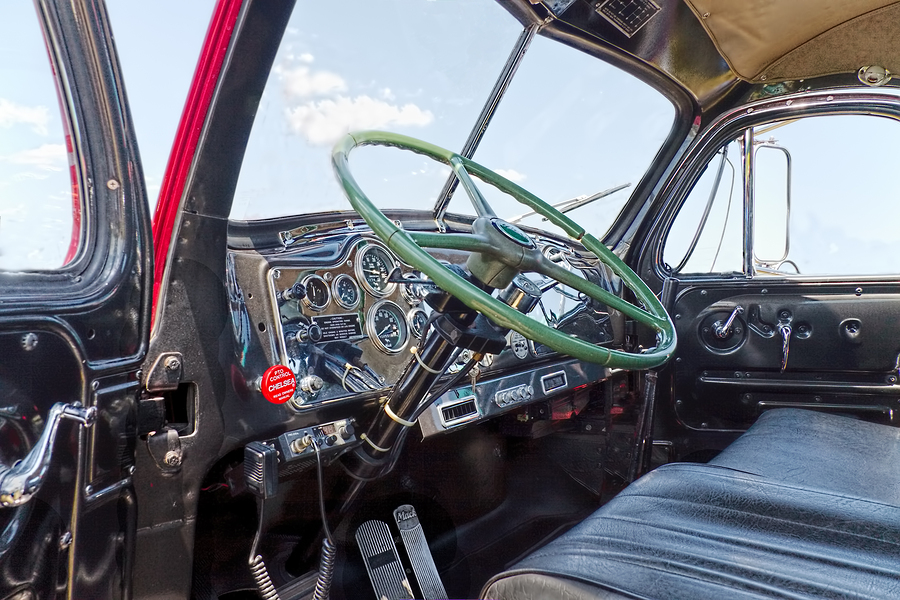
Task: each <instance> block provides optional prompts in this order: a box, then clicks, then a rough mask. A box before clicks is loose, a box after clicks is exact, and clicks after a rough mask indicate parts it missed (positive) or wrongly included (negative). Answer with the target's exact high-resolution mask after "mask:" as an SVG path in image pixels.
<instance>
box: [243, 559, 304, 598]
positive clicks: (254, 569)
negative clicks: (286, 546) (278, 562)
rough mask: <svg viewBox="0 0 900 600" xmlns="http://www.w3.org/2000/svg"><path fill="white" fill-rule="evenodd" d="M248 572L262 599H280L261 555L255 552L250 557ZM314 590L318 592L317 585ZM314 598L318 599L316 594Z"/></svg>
mask: <svg viewBox="0 0 900 600" xmlns="http://www.w3.org/2000/svg"><path fill="white" fill-rule="evenodd" d="M250 573H251V574H252V575H253V580H254V581H255V582H256V587H257V588H258V589H259V595H260V596H261V597H262V599H263V600H281V599H280V598H279V597H278V591H277V590H276V589H275V586H274V585H273V584H272V579H271V578H270V577H269V571H268V570H266V563H265V562H263V557H262V556H261V555H259V554H257V555H256V556H254V557H252V558H251V559H250ZM316 591H317V592H318V586H317V587H316ZM316 600H319V597H318V596H316Z"/></svg>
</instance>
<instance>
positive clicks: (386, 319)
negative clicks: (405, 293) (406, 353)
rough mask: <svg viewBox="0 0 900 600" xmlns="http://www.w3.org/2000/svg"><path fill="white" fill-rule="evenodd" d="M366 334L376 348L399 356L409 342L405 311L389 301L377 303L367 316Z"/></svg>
mask: <svg viewBox="0 0 900 600" xmlns="http://www.w3.org/2000/svg"><path fill="white" fill-rule="evenodd" d="M366 333H368V334H369V339H371V340H372V343H373V344H375V347H376V348H378V349H379V350H381V351H382V352H386V353H387V354H397V353H398V352H400V351H401V350H403V347H404V346H406V342H407V341H408V340H409V328H408V327H407V326H406V316H405V315H404V314H403V309H402V308H400V307H399V306H398V305H396V304H394V303H393V302H391V301H389V300H382V301H381V302H376V303H375V304H374V305H373V306H372V308H370V309H369V313H368V315H366Z"/></svg>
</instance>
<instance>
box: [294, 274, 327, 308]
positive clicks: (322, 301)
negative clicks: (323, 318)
mask: <svg viewBox="0 0 900 600" xmlns="http://www.w3.org/2000/svg"><path fill="white" fill-rule="evenodd" d="M303 285H304V287H306V296H305V297H304V298H303V300H301V302H303V304H304V305H305V306H306V307H307V308H308V309H310V310H312V311H315V312H321V311H323V310H325V309H326V308H327V307H328V303H329V302H330V301H331V292H330V291H329V289H328V284H327V283H325V280H324V279H322V278H321V277H319V276H318V275H307V276H306V277H304V278H303Z"/></svg>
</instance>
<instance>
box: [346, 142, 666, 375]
mask: <svg viewBox="0 0 900 600" xmlns="http://www.w3.org/2000/svg"><path fill="white" fill-rule="evenodd" d="M367 145H375V146H393V147H395V148H400V149H402V150H409V151H412V152H415V153H417V154H422V155H424V156H427V157H429V158H431V159H433V160H436V161H438V162H442V163H444V164H446V165H449V166H450V168H452V169H453V171H454V172H455V173H456V176H457V177H458V178H459V181H460V183H462V185H463V187H464V188H465V190H466V192H467V193H468V195H469V199H470V200H471V201H472V205H473V206H474V208H475V212H476V213H477V215H478V217H477V218H476V219H475V221H474V222H473V223H472V232H471V233H452V234H438V233H426V232H417V231H405V230H404V229H402V228H400V227H398V226H397V225H396V224H395V223H394V222H393V221H391V220H390V219H388V218H387V217H386V216H385V215H384V213H382V212H381V211H380V210H379V209H378V208H376V207H375V205H374V204H372V201H371V200H369V198H368V197H367V196H366V194H365V193H364V192H363V191H362V189H361V188H360V187H359V184H357V183H356V180H355V179H354V178H353V175H351V173H350V163H349V155H350V152H351V151H352V150H353V149H354V148H356V147H357V146H367ZM331 160H332V164H333V166H334V171H335V174H336V175H337V178H338V180H339V182H340V184H341V185H342V186H343V188H344V193H345V194H346V195H347V198H348V199H349V200H350V204H351V205H353V208H354V209H355V210H356V211H357V212H358V213H359V214H360V216H362V218H363V219H364V220H365V221H366V223H367V224H368V225H369V227H371V228H372V231H373V232H375V234H376V235H377V236H378V237H379V238H381V240H382V241H383V242H384V243H385V244H386V245H387V246H388V247H389V248H390V249H391V250H393V251H394V252H395V253H396V254H397V256H399V257H400V258H401V259H403V261H404V262H406V263H407V264H409V265H411V266H413V267H414V268H416V269H418V270H419V271H421V272H422V273H425V274H426V275H427V276H428V277H430V278H431V280H432V281H434V283H435V284H437V286H438V287H440V288H441V289H442V290H444V291H445V292H447V293H449V294H452V295H453V296H455V297H456V298H458V299H459V300H461V301H462V302H463V303H464V304H465V305H466V306H468V307H469V308H471V309H474V310H476V311H478V312H480V313H481V314H483V315H484V316H485V317H487V318H489V319H490V320H491V321H493V322H494V323H496V324H497V325H500V326H501V327H506V328H509V329H512V330H514V331H517V332H519V333H521V334H522V335H524V336H525V337H527V338H529V339H531V340H534V341H535V342H539V343H541V344H544V345H546V346H549V347H550V348H552V349H554V350H556V351H557V352H560V353H562V354H566V355H568V356H571V357H573V358H577V359H579V360H583V361H587V362H592V363H597V364H601V365H606V366H610V367H616V368H622V369H650V368H653V367H657V366H659V365H661V364H663V363H665V362H666V361H667V360H668V359H669V357H670V356H671V355H672V353H673V352H674V351H675V344H676V337H675V326H674V325H673V324H672V320H671V319H670V318H669V315H668V314H667V313H666V310H665V308H663V306H662V304H661V303H660V302H659V300H658V299H657V298H656V296H655V295H654V294H653V292H652V291H651V290H650V288H648V287H647V286H646V284H644V282H643V281H641V279H640V277H638V276H637V275H636V274H635V272H634V271H632V270H631V269H630V268H629V267H628V266H627V265H626V264H625V263H623V262H622V260H621V259H619V257H617V256H616V255H615V254H613V253H612V252H611V251H610V250H609V249H608V248H607V247H606V246H605V245H604V244H603V243H601V242H600V241H599V240H597V239H596V238H595V237H594V236H592V235H591V234H589V233H586V232H585V231H584V228H583V227H581V226H579V225H578V224H577V223H575V222H574V221H573V220H572V219H570V218H569V217H567V216H565V215H564V214H562V213H561V212H559V211H558V210H556V209H555V208H553V207H552V206H550V205H549V204H547V203H546V202H544V201H543V200H541V199H540V198H538V197H537V196H535V195H534V194H532V193H531V192H529V191H527V190H525V189H524V188H522V187H520V186H518V185H516V184H515V183H513V182H512V181H510V180H509V179H506V178H505V177H503V176H501V175H498V174H497V173H495V172H493V171H491V170H490V169H488V168H486V167H483V166H481V165H479V164H478V163H476V162H474V161H472V160H469V159H467V158H465V157H463V156H460V155H459V154H456V153H455V152H451V151H449V150H445V149H444V148H440V147H439V146H435V145H433V144H429V143H428V142H423V141H421V140H417V139H415V138H411V137H408V136H405V135H400V134H396V133H388V132H384V131H361V132H356V133H351V134H348V135H347V136H345V137H344V138H343V139H342V140H340V141H339V142H338V143H337V144H336V145H335V147H334V150H333V151H332V156H331ZM470 172H471V173H472V174H474V175H475V176H477V177H478V178H479V179H481V180H482V181H484V182H486V183H488V184H490V185H493V186H494V187H496V188H497V189H499V190H501V191H503V192H505V193H507V194H509V195H510V196H512V197H513V198H515V199H516V200H517V201H518V202H520V203H521V204H524V205H525V206H527V207H528V208H530V209H531V210H534V211H536V212H537V213H539V214H541V215H543V216H544V217H546V218H547V219H548V220H549V221H550V222H551V223H553V224H554V225H557V226H558V227H560V228H562V229H563V231H565V232H566V234H568V235H569V237H571V238H572V239H573V240H575V241H578V242H581V244H582V245H583V246H584V247H585V248H586V249H588V250H589V251H591V252H593V253H594V254H595V255H596V256H597V257H598V258H599V260H600V261H601V262H603V263H604V264H605V265H607V266H608V267H609V268H610V269H611V270H612V271H613V272H614V273H615V274H616V275H618V276H619V277H621V278H622V281H623V282H624V283H625V285H627V286H628V287H629V288H630V289H631V290H632V292H634V295H635V297H636V298H637V299H638V301H639V302H640V303H642V304H643V305H644V307H646V310H644V309H642V308H639V307H637V306H635V305H633V304H631V303H629V302H626V301H624V300H622V299H621V298H619V297H618V296H616V295H614V294H611V293H610V292H608V291H606V290H604V289H603V288H601V287H600V286H598V285H596V284H593V283H591V282H590V281H587V280H586V279H582V278H581V277H579V276H577V275H575V274H574V273H571V272H569V271H567V270H566V269H564V268H562V267H560V266H558V265H556V264H554V263H553V262H551V261H550V259H548V258H547V257H546V256H544V255H543V253H541V251H540V249H539V248H538V247H537V244H535V242H534V240H532V239H531V237H530V236H529V235H528V234H527V233H525V232H524V231H522V230H521V229H520V228H518V227H516V226H515V225H513V224H511V223H507V222H506V221H504V220H502V219H500V218H498V217H497V215H496V214H494V211H493V209H491V207H490V205H489V204H488V203H487V200H485V198H484V196H482V194H481V192H480V191H479V189H478V188H477V187H476V186H475V182H474V181H473V180H472V178H471V176H470V175H469V173H470ZM422 248H442V249H450V250H462V251H465V252H470V253H471V254H470V256H469V259H468V261H467V263H466V266H467V267H468V269H469V271H470V272H471V273H472V275H473V276H474V277H476V278H477V279H478V280H479V281H481V282H483V283H485V284H487V285H489V286H491V287H494V288H501V289H502V288H504V287H506V286H507V285H509V283H510V282H511V281H512V280H513V278H514V277H515V276H516V275H517V274H519V273H521V272H535V273H540V274H541V275H544V276H546V277H550V278H551V279H554V280H555V281H558V282H559V283H562V284H565V285H567V286H569V287H572V288H574V289H576V290H578V291H579V292H582V293H584V294H586V295H587V296H589V297H590V298H592V299H594V300H596V301H598V302H602V303H603V304H605V305H606V306H608V307H609V308H612V309H615V310H618V311H621V312H623V313H625V314H626V315H627V316H629V317H631V318H632V319H634V320H635V321H638V322H640V323H642V324H644V325H647V326H649V327H651V328H652V329H654V330H655V331H656V332H657V345H656V347H655V348H651V349H649V350H647V351H644V352H642V353H640V354H632V353H629V352H623V351H621V350H612V349H609V348H604V347H603V346H597V345H595V344H592V343H589V342H586V341H584V340H580V339H578V338H575V337H572V336H570V335H568V334H566V333H563V332H562V331H559V330H557V329H554V328H552V327H549V326H547V325H544V324H543V323H539V322H538V321H536V320H534V319H532V318H530V317H528V316H526V315H524V314H522V313H520V312H519V311H517V310H516V309H514V308H512V307H510V306H508V305H506V304H504V303H503V302H501V301H499V300H497V299H496V298H494V297H493V296H491V295H490V294H489V293H487V292H485V291H483V290H481V289H479V288H478V287H476V286H475V285H473V284H472V283H470V282H468V281H466V280H465V279H463V278H462V277H460V276H459V275H457V274H456V273H454V272H453V271H451V270H449V269H447V268H446V267H445V266H444V265H442V264H441V263H440V262H438V261H437V260H436V259H435V258H434V257H432V256H431V255H430V254H428V253H427V252H425V251H424V250H423V249H422Z"/></svg>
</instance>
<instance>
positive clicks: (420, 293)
mask: <svg viewBox="0 0 900 600" xmlns="http://www.w3.org/2000/svg"><path fill="white" fill-rule="evenodd" d="M403 279H412V280H413V283H404V284H403V285H402V286H401V287H400V293H401V294H403V298H404V299H405V300H406V301H407V302H409V303H410V304H412V305H416V304H419V303H420V302H422V299H423V298H425V296H426V295H427V294H428V292H427V291H425V289H424V286H423V285H422V284H421V283H418V282H419V281H422V280H423V279H425V276H424V275H423V274H422V273H419V272H418V271H414V272H412V273H404V274H403Z"/></svg>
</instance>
